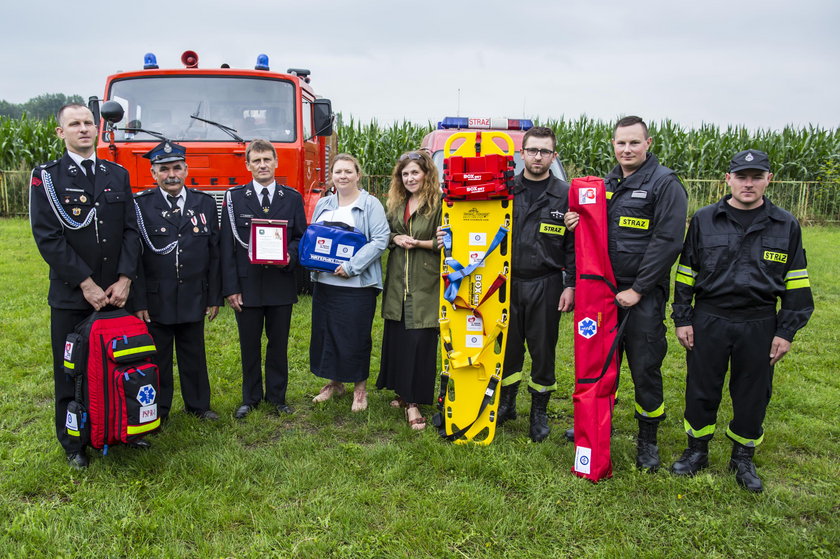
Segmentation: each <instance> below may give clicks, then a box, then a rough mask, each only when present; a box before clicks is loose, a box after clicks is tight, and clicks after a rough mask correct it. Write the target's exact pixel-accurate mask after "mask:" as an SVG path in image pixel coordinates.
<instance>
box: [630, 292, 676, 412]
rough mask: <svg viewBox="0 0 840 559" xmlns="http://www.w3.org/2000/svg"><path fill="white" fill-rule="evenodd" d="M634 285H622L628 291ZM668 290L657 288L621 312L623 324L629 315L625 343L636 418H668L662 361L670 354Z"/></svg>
mask: <svg viewBox="0 0 840 559" xmlns="http://www.w3.org/2000/svg"><path fill="white" fill-rule="evenodd" d="M629 287H630V286H619V289H620V290H621V289H627V288H629ZM665 295H666V294H665V289H664V288H662V287H661V286H656V287H655V288H653V289H652V290H651V291H650V293H648V294H647V295H645V296H643V297H642V298H641V300H640V301H639V302H638V303H637V304H636V305H634V306H633V307H632V308H631V309H629V310H623V309H619V317H618V319H619V321H621V320H622V319H623V318H624V313H626V312H629V313H630V315H629V318H628V319H627V322H628V323H627V326H626V328H625V330H624V339H623V340H622V346H623V351H624V353H625V354H626V355H627V364H628V365H629V366H630V374H631V376H632V377H633V385H634V389H635V402H636V414H635V416H636V419H639V420H642V421H662V420H663V419H665V408H664V398H663V393H662V371H661V367H662V360H663V359H664V358H665V354H666V353H667V351H668V344H667V342H666V341H665V324H664V320H665V299H666V297H665Z"/></svg>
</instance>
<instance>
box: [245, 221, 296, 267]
mask: <svg viewBox="0 0 840 559" xmlns="http://www.w3.org/2000/svg"><path fill="white" fill-rule="evenodd" d="M288 225H289V222H288V221H286V220H285V219H252V220H251V242H250V243H248V259H249V260H250V261H251V264H275V265H279V266H284V265H286V264H288V263H289V241H288V236H287V234H286V233H287V231H288Z"/></svg>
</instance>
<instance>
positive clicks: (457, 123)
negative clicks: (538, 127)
mask: <svg viewBox="0 0 840 559" xmlns="http://www.w3.org/2000/svg"><path fill="white" fill-rule="evenodd" d="M437 127H438V130H443V129H446V128H494V129H497V130H529V129H531V128H533V127H534V123H533V122H532V121H531V120H528V119H515V120H514V119H509V118H489V117H466V116H463V117H459V116H447V117H444V119H443V120H441V121H440V122H438V125H437Z"/></svg>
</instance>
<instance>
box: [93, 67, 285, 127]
mask: <svg viewBox="0 0 840 559" xmlns="http://www.w3.org/2000/svg"><path fill="white" fill-rule="evenodd" d="M108 97H109V99H111V100H113V101H117V102H118V103H120V104H121V105H122V107H123V109H124V110H125V116H124V117H123V120H122V121H121V122H120V123H119V124H118V125H117V126H118V127H119V128H142V129H144V130H149V131H151V132H158V133H159V134H162V135H163V136H165V137H166V138H168V139H170V140H174V141H199V142H200V141H207V142H218V141H224V142H229V141H231V136H230V135H229V134H227V133H226V132H225V131H224V130H222V129H221V128H219V127H218V126H214V125H212V124H209V123H207V122H202V121H201V120H198V119H195V118H190V116H191V115H195V116H197V117H201V118H202V119H205V120H209V121H213V122H217V123H219V124H221V125H224V126H227V127H230V128H232V129H233V130H235V131H236V134H238V135H239V136H241V137H242V138H244V139H245V140H251V139H254V138H264V139H266V140H270V141H273V142H293V141H295V139H296V134H295V131H296V127H295V110H294V108H295V103H294V99H295V90H294V85H293V84H292V83H291V82H288V81H285V80H278V79H265V78H252V77H225V76H162V77H147V78H127V79H124V80H118V81H115V82H113V85H112V86H111V91H110V92H109V95H108ZM115 139H116V140H117V141H132V140H134V141H143V142H148V141H150V140H154V139H155V138H154V137H153V136H151V135H149V134H146V133H145V132H131V131H123V130H120V131H119V132H117V134H116V137H115Z"/></svg>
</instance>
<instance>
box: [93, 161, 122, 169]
mask: <svg viewBox="0 0 840 559" xmlns="http://www.w3.org/2000/svg"><path fill="white" fill-rule="evenodd" d="M97 161H98V162H99V163H107V164H109V165H113V166H114V167H119V168H120V169H125V167H123V166H122V165H120V164H119V163H117V162H116V161H111V160H110V159H97Z"/></svg>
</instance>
